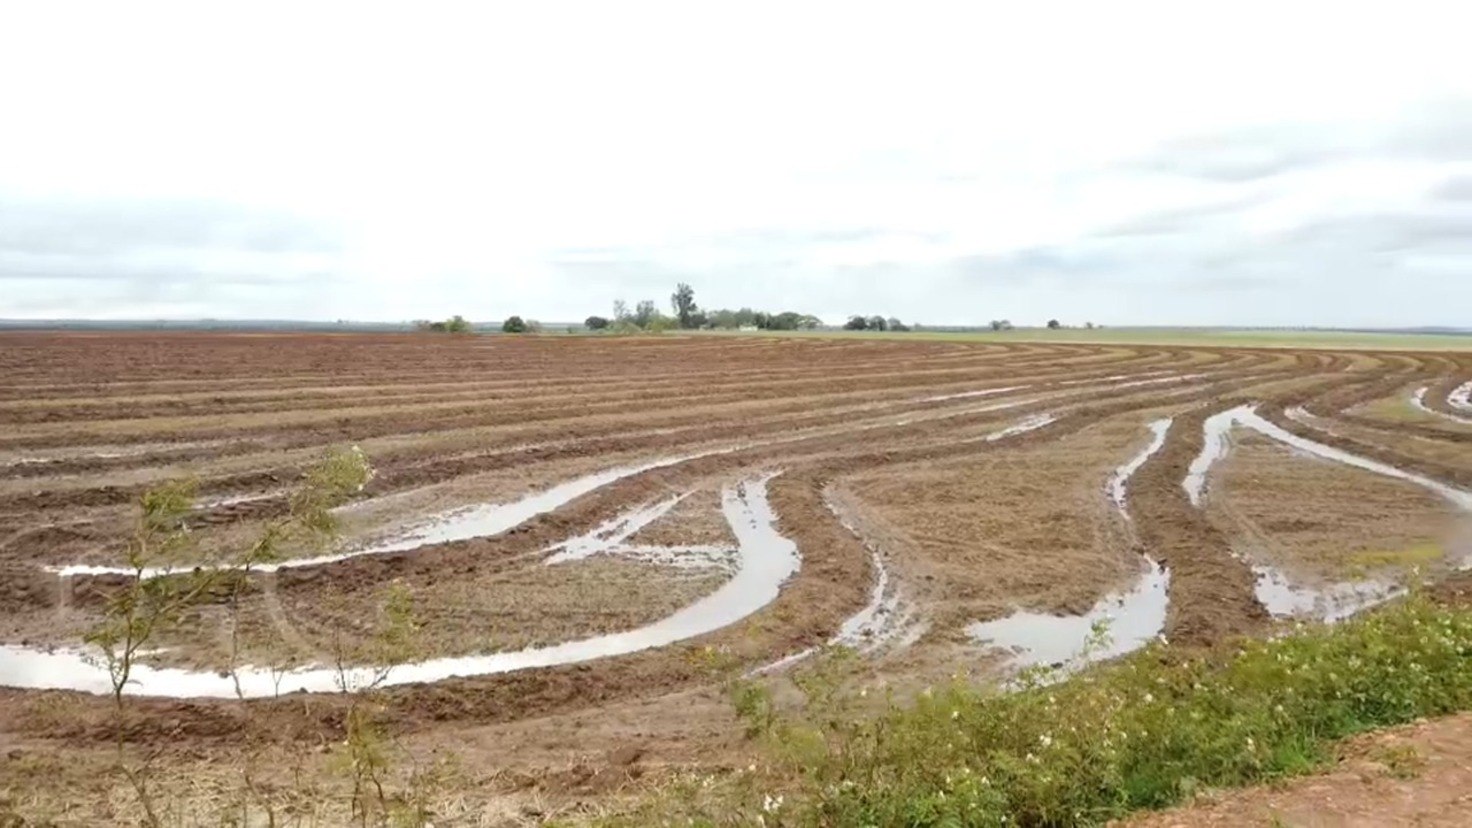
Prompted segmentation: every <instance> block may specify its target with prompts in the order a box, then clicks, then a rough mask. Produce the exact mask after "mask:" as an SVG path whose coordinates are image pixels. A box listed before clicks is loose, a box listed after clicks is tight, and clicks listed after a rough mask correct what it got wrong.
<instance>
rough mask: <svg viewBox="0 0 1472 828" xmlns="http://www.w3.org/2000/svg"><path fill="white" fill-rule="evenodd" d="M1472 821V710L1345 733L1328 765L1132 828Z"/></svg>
mask: <svg viewBox="0 0 1472 828" xmlns="http://www.w3.org/2000/svg"><path fill="white" fill-rule="evenodd" d="M1469 822H1472V714H1465V713H1464V714H1461V715H1458V716H1451V717H1449V718H1445V719H1437V720H1434V721H1427V722H1420V723H1417V724H1413V725H1409V726H1406V727H1399V728H1394V729H1392V730H1387V731H1384V732H1380V733H1373V734H1367V735H1365V736H1362V737H1359V738H1357V739H1354V740H1351V741H1350V742H1349V743H1348V744H1347V745H1345V746H1344V748H1343V758H1342V759H1341V760H1340V761H1339V763H1338V764H1337V765H1336V766H1335V767H1334V768H1333V769H1332V770H1330V771H1328V772H1326V773H1320V774H1315V775H1312V776H1307V777H1303V778H1299V779H1293V780H1290V781H1287V782H1284V783H1281V784H1278V785H1272V786H1265V787H1259V788H1250V789H1247V790H1241V791H1229V792H1221V793H1214V794H1208V795H1205V796H1203V797H1201V799H1200V801H1198V802H1196V803H1194V804H1192V805H1189V806H1187V807H1184V808H1179V809H1175V810H1171V811H1166V812H1163V813H1159V814H1149V815H1145V816H1142V817H1140V818H1138V819H1133V820H1129V821H1128V822H1126V823H1124V824H1125V825H1128V826H1131V828H1216V826H1263V828H1271V827H1272V826H1282V825H1291V826H1295V828H1329V827H1330V826H1334V827H1335V828H1350V827H1351V826H1363V827H1364V828H1380V826H1400V825H1404V826H1411V825H1415V826H1424V827H1425V828H1433V827H1434V826H1445V828H1461V826H1465V825H1467V824H1469Z"/></svg>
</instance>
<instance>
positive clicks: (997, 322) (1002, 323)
mask: <svg viewBox="0 0 1472 828" xmlns="http://www.w3.org/2000/svg"><path fill="white" fill-rule="evenodd" d="M992 330H994V331H1010V330H1012V321H1011V320H1009V319H993V320H992Z"/></svg>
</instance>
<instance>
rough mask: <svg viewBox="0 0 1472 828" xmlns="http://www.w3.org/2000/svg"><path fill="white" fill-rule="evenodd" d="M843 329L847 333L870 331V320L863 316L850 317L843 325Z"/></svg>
mask: <svg viewBox="0 0 1472 828" xmlns="http://www.w3.org/2000/svg"><path fill="white" fill-rule="evenodd" d="M843 329H844V330H846V331H866V330H868V329H869V320H867V319H865V318H864V317H862V316H850V317H849V318H848V321H847V322H845V323H843Z"/></svg>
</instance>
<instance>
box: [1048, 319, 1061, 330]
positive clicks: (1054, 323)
mask: <svg viewBox="0 0 1472 828" xmlns="http://www.w3.org/2000/svg"><path fill="white" fill-rule="evenodd" d="M1061 327H1063V323H1061V322H1059V321H1058V320H1057V319H1049V320H1048V330H1050V331H1056V330H1058V329H1059V328H1061Z"/></svg>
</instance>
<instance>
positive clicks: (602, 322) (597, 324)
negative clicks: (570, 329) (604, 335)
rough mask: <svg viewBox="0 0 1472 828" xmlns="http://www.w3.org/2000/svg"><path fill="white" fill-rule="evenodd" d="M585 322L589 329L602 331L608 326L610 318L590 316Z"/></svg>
mask: <svg viewBox="0 0 1472 828" xmlns="http://www.w3.org/2000/svg"><path fill="white" fill-rule="evenodd" d="M583 324H584V325H585V326H587V328H588V330H590V331H601V330H603V329H604V328H607V327H608V320H607V319H604V318H603V317H601V316H590V317H588V318H587V319H585V320H583Z"/></svg>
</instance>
